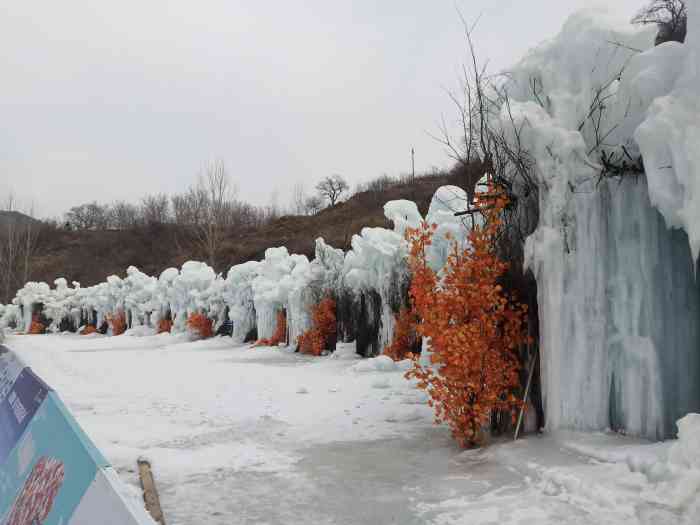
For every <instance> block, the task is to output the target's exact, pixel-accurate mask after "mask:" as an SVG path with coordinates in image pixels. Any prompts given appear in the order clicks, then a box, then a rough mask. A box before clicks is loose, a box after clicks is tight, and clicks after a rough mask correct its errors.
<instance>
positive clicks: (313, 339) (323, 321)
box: [297, 297, 336, 356]
mask: <svg viewBox="0 0 700 525" xmlns="http://www.w3.org/2000/svg"><path fill="white" fill-rule="evenodd" d="M311 320H312V328H311V329H309V330H307V331H306V332H304V333H303V334H301V335H300V336H299V340H298V341H297V343H298V344H299V351H300V352H301V353H302V354H309V355H315V356H319V355H321V354H322V353H323V351H324V350H325V349H326V346H327V345H326V342H327V341H328V340H329V338H331V337H333V336H334V335H335V333H336V323H335V321H336V319H335V301H334V300H333V298H331V297H326V298H325V299H322V300H321V301H320V302H319V303H318V304H317V305H316V306H314V308H313V310H312V312H311Z"/></svg>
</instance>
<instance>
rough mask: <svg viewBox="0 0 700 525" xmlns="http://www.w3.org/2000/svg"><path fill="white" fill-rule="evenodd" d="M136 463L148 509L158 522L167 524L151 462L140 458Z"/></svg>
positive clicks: (160, 524)
mask: <svg viewBox="0 0 700 525" xmlns="http://www.w3.org/2000/svg"><path fill="white" fill-rule="evenodd" d="M136 463H137V465H138V467H139V479H140V480H141V489H143V501H144V503H145V504H146V510H147V511H148V513H149V514H150V515H151V517H152V518H153V520H154V521H155V522H156V523H158V524H159V525H165V516H163V510H162V509H161V508H160V498H159V497H158V491H157V490H156V482H155V480H154V479H153V473H152V472H151V463H150V462H149V461H147V460H145V459H139V460H138V461H137V462H136Z"/></svg>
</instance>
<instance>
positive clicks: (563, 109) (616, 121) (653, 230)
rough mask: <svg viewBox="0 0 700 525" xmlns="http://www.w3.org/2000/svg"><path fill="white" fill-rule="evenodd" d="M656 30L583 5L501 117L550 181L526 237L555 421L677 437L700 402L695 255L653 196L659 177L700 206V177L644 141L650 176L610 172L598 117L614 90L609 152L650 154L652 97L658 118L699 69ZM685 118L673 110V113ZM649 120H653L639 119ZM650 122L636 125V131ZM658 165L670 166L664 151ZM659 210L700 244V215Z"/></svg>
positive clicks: (608, 115)
mask: <svg viewBox="0 0 700 525" xmlns="http://www.w3.org/2000/svg"><path fill="white" fill-rule="evenodd" d="M693 13H694V10H691V16H692V15H693ZM620 28H622V29H620ZM689 29H690V30H692V24H691V25H690V26H689ZM652 41H653V29H638V28H630V26H629V25H626V24H625V23H622V24H620V23H617V22H616V21H612V20H611V19H610V18H608V17H607V16H604V15H601V13H599V12H596V11H585V12H582V13H579V14H577V15H575V16H573V17H572V18H571V19H570V20H569V21H568V22H567V23H566V25H565V27H564V29H563V31H562V33H561V34H560V35H559V36H558V37H557V38H555V39H554V40H553V41H551V42H549V43H547V44H545V45H543V46H541V47H539V48H538V49H536V50H534V51H533V52H531V53H530V54H529V55H528V56H527V57H526V58H525V59H524V60H523V61H522V62H521V63H520V64H518V65H517V66H516V67H515V68H514V70H513V72H512V77H511V78H512V79H513V80H512V83H511V84H510V86H509V89H510V95H511V97H512V104H511V113H510V114H506V112H505V111H504V113H503V115H502V122H503V125H504V127H505V129H506V130H513V129H514V128H515V129H522V134H521V135H520V138H521V140H522V145H523V146H524V147H525V148H526V149H527V150H528V152H529V153H530V154H531V156H532V158H533V159H534V161H535V171H536V175H537V178H538V183H539V196H540V221H539V225H538V228H537V230H536V231H535V233H534V234H532V235H531V236H530V237H529V238H528V240H527V242H526V265H528V266H529V267H530V268H531V269H532V270H533V272H534V273H535V277H536V279H537V284H538V303H539V318H540V342H541V352H542V360H541V363H542V379H543V384H544V385H543V386H544V396H545V413H546V418H547V425H548V427H549V428H550V429H556V428H575V429H586V430H591V429H605V428H617V429H624V430H625V431H627V432H630V433H634V434H639V435H643V436H647V437H649V438H652V439H657V438H663V437H668V436H671V435H673V434H674V432H675V426H674V421H675V420H676V419H678V418H679V417H681V416H683V415H685V414H686V413H688V412H690V411H697V410H698V409H700V322H699V321H700V290H699V288H698V284H697V282H696V281H695V280H694V267H695V262H694V257H693V255H691V250H690V248H689V243H688V236H687V235H686V233H685V232H683V231H680V230H669V229H667V228H666V225H665V224H664V220H663V218H662V216H661V215H660V214H659V212H658V211H657V210H656V209H655V208H654V207H653V206H652V204H655V205H657V206H658V204H659V202H661V201H663V200H664V199H663V196H662V197H659V191H658V190H657V189H656V188H658V187H659V186H664V185H668V188H670V189H671V190H673V193H674V194H677V195H674V197H673V199H671V200H674V199H675V200H674V202H675V201H677V200H678V199H679V198H680V199H681V201H683V202H685V204H686V209H694V210H695V213H700V212H697V210H698V209H700V208H699V207H698V206H697V205H696V206H695V208H692V206H690V205H689V204H688V203H689V202H690V201H691V200H692V198H697V193H695V194H694V193H693V192H692V189H693V188H694V186H693V184H694V183H693V181H697V180H698V174H697V172H694V173H692V174H687V173H684V174H682V175H678V174H677V173H678V170H676V175H677V177H676V178H680V179H683V180H684V181H685V182H684V183H682V184H678V183H676V182H674V176H673V175H672V174H668V173H666V174H661V173H657V172H655V170H651V169H650V168H649V164H650V162H649V159H650V158H651V156H650V155H648V153H647V152H648V151H652V150H653V151H658V150H659V148H656V149H653V148H654V147H655V146H654V144H646V143H645V141H644V140H640V141H639V142H640V145H641V146H642V148H641V150H642V151H641V152H642V153H643V155H644V159H645V167H646V169H647V172H648V177H649V184H648V185H647V180H646V177H645V176H644V175H639V176H627V177H625V178H623V179H622V180H621V181H620V180H619V179H614V180H613V179H600V178H599V175H600V172H601V170H600V166H599V165H598V163H599V160H600V156H599V155H600V150H596V149H595V145H596V143H597V142H596V130H595V127H596V126H595V124H594V122H593V121H592V120H591V119H586V115H587V114H589V111H590V108H591V107H593V106H592V104H593V98H594V96H595V94H596V92H599V90H600V89H603V91H602V92H601V95H602V96H603V97H606V109H605V111H604V113H603V115H602V119H601V121H600V126H599V128H598V129H599V131H600V130H602V132H603V133H605V134H606V137H605V140H604V142H605V147H606V148H608V151H607V153H608V154H609V153H611V152H618V153H619V152H624V151H626V152H627V153H629V154H630V155H631V156H634V155H636V154H638V153H639V151H640V148H639V146H638V145H637V143H636V142H635V140H634V137H635V130H637V128H639V126H640V124H642V123H643V121H644V119H645V114H646V110H647V108H648V107H649V105H650V104H652V102H653V101H654V100H655V99H656V100H657V102H655V103H654V104H652V111H651V116H650V118H653V117H654V115H657V116H658V114H659V112H660V111H661V110H660V109H659V102H658V100H659V99H658V97H661V96H663V95H666V94H667V93H668V91H669V90H670V89H671V87H672V86H673V83H674V78H675V76H677V75H678V74H679V73H680V72H681V71H682V70H684V69H685V70H692V71H695V72H697V68H696V67H695V68H691V67H689V65H688V64H686V65H685V66H683V60H684V57H685V56H686V54H687V53H686V50H685V48H684V46H683V45H682V44H677V43H667V44H663V45H661V46H658V47H656V48H651V49H649V48H650V46H651V44H652ZM635 49H648V51H645V52H636V51H634V50H635ZM623 69H624V73H623V74H622V77H621V78H620V79H619V80H615V79H616V77H617V76H618V75H619V72H620V71H622V70H623ZM688 75H689V73H688V72H686V73H684V76H688ZM611 80H612V82H610V81H611ZM679 82H680V81H679ZM532 86H536V89H537V94H534V93H533V91H534V90H533V88H532ZM699 88H700V83H698V82H695V89H699ZM690 109H691V108H688V117H687V118H686V121H689V120H692V121H693V122H694V123H696V122H697V118H698V115H699V114H700V113H698V109H697V106H695V109H693V110H692V111H691V110H690ZM661 112H662V111H661ZM691 115H692V118H691ZM511 116H512V119H513V121H511ZM673 118H675V117H671V116H668V115H666V122H668V121H669V119H673ZM662 120H663V119H662ZM673 122H674V125H675V120H674V121H673ZM582 123H583V125H582ZM686 123H687V125H688V127H690V126H691V124H690V122H686ZM513 124H514V126H513ZM650 126H652V124H650V123H649V122H648V121H647V122H646V123H644V124H642V126H641V128H640V129H641V130H645V129H647V128H649V127H650ZM659 126H660V128H661V129H665V128H664V127H663V125H662V124H659ZM645 133H647V132H641V131H640V132H638V133H637V135H636V138H637V140H639V139H640V138H641V137H642V136H643V135H644V136H646V135H645ZM662 133H666V131H663V132H662ZM598 136H600V133H599V134H598ZM666 136H667V137H668V138H671V139H672V137H673V136H672V135H671V134H670V132H669V133H666ZM511 139H512V140H513V141H515V135H514V134H513V135H512V136H511ZM672 140H673V139H672ZM650 142H653V141H651V140H650ZM695 143H696V144H697V143H698V141H697V140H696V141H695ZM623 146H624V150H623ZM661 149H663V148H661ZM694 154H695V155H697V153H696V152H695V153H694ZM677 156H679V157H680V156H681V154H680V153H679V154H678V155H677ZM654 162H655V165H656V164H659V166H660V165H661V164H663V163H665V164H668V161H667V159H666V158H665V157H664V158H661V157H658V161H657V159H655V160H654ZM683 165H685V164H683ZM661 176H663V177H665V179H664V181H663V182H660V181H659V180H657V178H658V177H661ZM683 187H685V188H689V190H688V192H685V191H684V190H683ZM676 190H678V191H676ZM661 193H662V194H663V195H666V194H664V193H663V192H661ZM650 194H651V197H652V198H651V201H650V198H649V197H650ZM679 196H680V197H679ZM661 211H662V212H663V214H664V217H666V219H667V223H668V224H669V225H672V226H684V227H685V228H686V231H687V232H688V233H691V243H690V244H691V245H692V246H693V250H694V251H695V250H696V247H695V245H694V244H693V242H694V241H693V235H694V234H693V233H692V232H693V228H700V223H699V222H698V221H697V219H694V218H693V217H692V213H691V212H690V211H686V212H684V213H683V214H682V217H680V218H679V217H675V218H671V220H669V218H668V217H667V215H668V214H669V212H668V210H664V208H663V207H662V208H661Z"/></svg>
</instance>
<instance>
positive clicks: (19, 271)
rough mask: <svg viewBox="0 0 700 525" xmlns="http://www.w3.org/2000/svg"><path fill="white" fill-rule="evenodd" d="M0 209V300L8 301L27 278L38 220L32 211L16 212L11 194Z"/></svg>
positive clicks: (29, 271) (37, 234)
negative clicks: (25, 212)
mask: <svg viewBox="0 0 700 525" xmlns="http://www.w3.org/2000/svg"><path fill="white" fill-rule="evenodd" d="M3 208H4V209H3V210H2V211H1V212H0V302H5V301H9V300H10V299H11V298H12V296H13V295H14V292H15V291H16V290H17V289H18V288H19V287H21V286H22V285H23V284H24V283H25V282H27V281H28V280H29V277H30V275H31V269H32V262H33V258H34V255H35V253H36V250H37V241H38V238H39V233H40V225H41V223H40V222H39V221H37V220H35V219H34V218H33V217H32V215H33V210H31V209H30V210H29V213H28V214H23V213H20V212H19V211H18V210H17V209H16V203H15V199H14V196H13V195H12V194H10V195H8V196H7V198H6V200H5V203H4V205H3Z"/></svg>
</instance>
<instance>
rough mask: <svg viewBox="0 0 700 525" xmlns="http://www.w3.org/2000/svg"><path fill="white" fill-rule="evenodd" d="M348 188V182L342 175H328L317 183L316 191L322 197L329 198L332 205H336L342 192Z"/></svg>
mask: <svg viewBox="0 0 700 525" xmlns="http://www.w3.org/2000/svg"><path fill="white" fill-rule="evenodd" d="M348 189H349V186H348V183H347V182H346V181H345V179H344V178H343V177H341V176H340V175H333V176H332V177H326V178H324V179H323V180H322V181H321V182H319V183H318V184H317V185H316V191H318V193H319V195H321V197H322V198H324V199H328V202H329V203H330V205H331V206H335V204H336V203H337V202H338V200H339V199H340V197H341V196H342V194H343V193H345V192H346V191H347V190H348Z"/></svg>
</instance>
